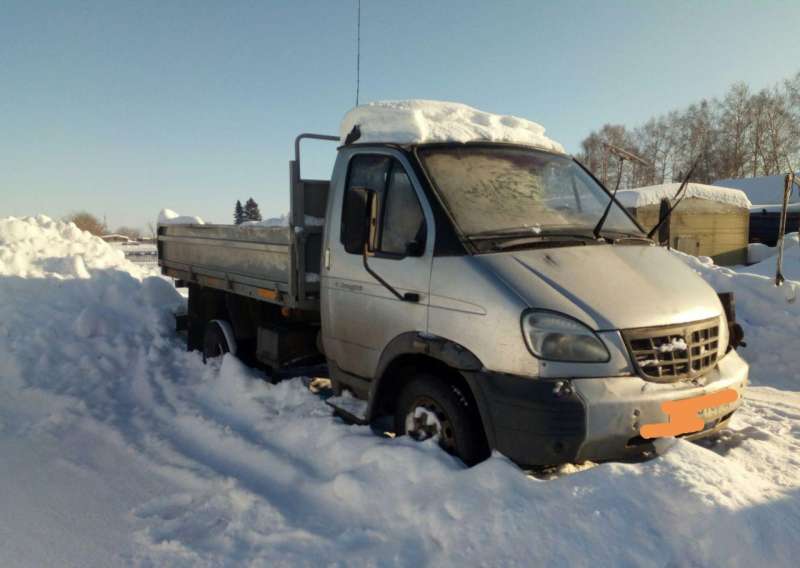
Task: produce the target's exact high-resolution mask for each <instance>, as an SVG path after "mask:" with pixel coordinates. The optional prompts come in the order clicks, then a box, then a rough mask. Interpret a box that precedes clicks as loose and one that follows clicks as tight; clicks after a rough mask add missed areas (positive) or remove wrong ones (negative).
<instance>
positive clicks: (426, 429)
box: [405, 397, 456, 452]
mask: <svg viewBox="0 0 800 568" xmlns="http://www.w3.org/2000/svg"><path fill="white" fill-rule="evenodd" d="M405 426H406V434H408V435H409V436H411V437H412V438H414V439H415V440H417V441H419V442H421V441H423V440H429V439H431V438H433V439H436V440H438V442H439V445H440V446H441V447H442V448H444V449H445V450H447V451H450V452H452V451H455V449H456V437H455V430H454V429H453V423H452V421H451V420H450V418H449V417H448V416H447V414H446V413H445V412H444V410H443V409H442V407H441V406H440V405H439V404H438V403H437V402H436V401H435V400H433V399H430V398H428V397H419V398H417V399H416V400H415V401H414V402H413V403H412V404H411V407H410V408H409V411H408V412H407V413H406V419H405Z"/></svg>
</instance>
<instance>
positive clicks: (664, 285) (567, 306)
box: [474, 245, 722, 330]
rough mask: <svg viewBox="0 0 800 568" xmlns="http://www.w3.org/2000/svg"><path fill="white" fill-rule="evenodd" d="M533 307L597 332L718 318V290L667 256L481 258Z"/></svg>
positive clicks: (590, 253)
mask: <svg viewBox="0 0 800 568" xmlns="http://www.w3.org/2000/svg"><path fill="white" fill-rule="evenodd" d="M474 258H476V259H478V261H479V262H480V263H485V267H486V268H488V269H490V270H491V271H492V272H494V273H495V274H496V275H497V276H498V277H499V278H500V279H501V280H502V281H503V282H504V283H505V284H506V285H507V286H509V287H510V288H511V289H512V290H513V291H514V292H515V293H516V294H517V295H518V296H519V297H520V298H521V299H522V301H524V302H525V303H526V304H527V305H528V306H530V307H532V308H542V309H549V310H555V311H559V312H562V313H565V314H568V315H571V316H573V317H575V318H577V319H579V320H581V321H583V322H584V323H585V324H587V325H589V326H590V327H593V328H594V329H596V330H611V329H629V328H636V327H649V326H658V325H671V324H676V323H687V322H691V321H697V320H702V319H707V318H711V317H716V316H719V315H720V314H721V313H722V304H721V303H720V301H719V297H718V296H717V294H716V293H715V292H714V290H713V289H712V288H711V287H710V286H709V285H708V284H706V282H705V281H704V280H703V279H702V278H700V276H698V275H697V274H696V273H695V272H694V271H693V270H691V269H690V268H689V267H688V266H686V264H684V263H683V262H682V261H681V260H680V259H679V258H677V257H676V256H675V255H674V254H673V253H671V252H669V251H667V250H666V249H663V248H660V247H654V246H642V245H588V246H575V247H565V248H551V249H536V250H524V251H515V252H507V253H498V254H488V255H481V256H478V257H474Z"/></svg>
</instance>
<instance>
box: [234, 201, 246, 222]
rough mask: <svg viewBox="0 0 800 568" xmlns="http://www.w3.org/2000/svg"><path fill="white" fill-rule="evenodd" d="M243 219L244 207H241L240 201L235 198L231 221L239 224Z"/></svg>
mask: <svg viewBox="0 0 800 568" xmlns="http://www.w3.org/2000/svg"><path fill="white" fill-rule="evenodd" d="M244 221H245V218H244V208H243V207H242V202H241V201H239V200H238V199H237V200H236V208H235V209H234V211H233V222H234V223H235V224H237V225H241V224H242V223H243V222H244Z"/></svg>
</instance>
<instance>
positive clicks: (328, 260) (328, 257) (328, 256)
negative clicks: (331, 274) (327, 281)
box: [325, 248, 331, 270]
mask: <svg viewBox="0 0 800 568" xmlns="http://www.w3.org/2000/svg"><path fill="white" fill-rule="evenodd" d="M330 269H331V249H330V248H326V249H325V270H330Z"/></svg>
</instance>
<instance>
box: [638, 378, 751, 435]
mask: <svg viewBox="0 0 800 568" xmlns="http://www.w3.org/2000/svg"><path fill="white" fill-rule="evenodd" d="M737 400H739V393H737V392H736V391H735V390H733V389H723V390H721V391H718V392H714V393H711V394H704V395H701V396H697V397H694V398H685V399H683V400H668V401H666V402H662V403H661V410H663V411H664V414H666V415H667V416H668V417H669V419H668V421H667V422H660V423H655V424H644V425H643V426H642V427H641V428H640V429H639V435H640V436H641V437H642V438H648V439H649V438H668V437H672V436H680V435H681V434H692V433H694V432H699V431H700V430H702V429H703V428H705V425H706V423H707V422H709V421H711V420H715V419H716V418H719V417H720V416H723V415H724V414H726V413H727V412H729V411H730V410H731V409H732V408H733V407H734V403H735V402H736V401H737Z"/></svg>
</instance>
